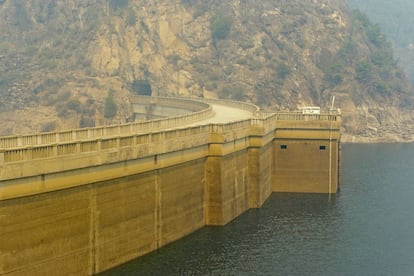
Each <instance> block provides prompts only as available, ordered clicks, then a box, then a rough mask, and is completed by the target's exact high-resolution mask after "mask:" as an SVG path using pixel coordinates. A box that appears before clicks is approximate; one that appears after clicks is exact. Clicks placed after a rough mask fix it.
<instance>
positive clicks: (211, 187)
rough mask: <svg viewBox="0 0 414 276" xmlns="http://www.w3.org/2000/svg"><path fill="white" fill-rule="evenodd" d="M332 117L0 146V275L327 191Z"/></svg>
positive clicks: (61, 267) (132, 253)
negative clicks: (275, 198)
mask: <svg viewBox="0 0 414 276" xmlns="http://www.w3.org/2000/svg"><path fill="white" fill-rule="evenodd" d="M224 110H227V111H229V109H224ZM233 116H236V117H237V118H239V117H240V116H241V115H240V114H237V115H236V113H233V114H232V115H229V116H228V117H227V118H228V119H229V120H230V121H231V120H233V119H234V118H235V117H233ZM286 118H288V119H290V120H287V119H286ZM339 126H340V118H339V117H338V118H336V117H334V116H325V117H322V116H321V117H320V118H319V117H307V116H303V115H301V114H294V115H291V114H287V115H286V114H282V115H277V116H276V115H275V116H273V115H272V116H268V117H264V118H263V119H257V118H256V119H248V120H244V121H239V122H228V123H226V124H210V125H206V126H194V127H186V128H183V129H174V130H168V131H167V130H166V131H160V132H154V133H149V134H136V133H130V134H128V133H127V132H125V135H123V136H117V137H108V138H104V139H89V140H86V141H77V142H75V143H74V142H72V141H69V142H62V143H59V144H45V145H39V146H37V147H21V148H18V149H4V151H2V152H0V162H1V165H0V177H1V182H0V275H1V274H5V275H28V274H30V275H59V274H76V275H85V274H94V273H97V272H100V271H103V270H106V269H109V268H111V267H113V266H116V265H119V264H121V263H123V262H126V261H128V260H130V259H133V258H136V257H138V256H141V255H143V254H146V253H148V252H151V251H153V250H155V249H157V248H159V247H161V246H164V245H166V244H168V243H170V242H173V241H175V240H177V239H179V238H181V237H183V236H185V235H188V234H190V233H192V232H194V231H195V230H197V229H199V228H201V227H203V226H204V225H223V224H226V223H228V222H229V221H231V220H232V219H234V218H235V217H237V216H238V215H240V214H242V213H243V212H244V211H246V210H247V209H249V208H259V207H260V206H261V205H262V204H263V203H264V201H265V200H266V199H267V198H268V196H269V195H270V193H271V192H272V191H289V192H318V193H335V192H336V190H337V186H338V175H339V165H338V160H339V158H340V156H339V138H340V137H339V136H340V133H339ZM73 135H75V134H73ZM76 135H78V134H76ZM282 145H284V147H283V148H282V147H281V146H282ZM321 146H322V147H324V148H323V149H322V148H321ZM59 161H60V162H59Z"/></svg>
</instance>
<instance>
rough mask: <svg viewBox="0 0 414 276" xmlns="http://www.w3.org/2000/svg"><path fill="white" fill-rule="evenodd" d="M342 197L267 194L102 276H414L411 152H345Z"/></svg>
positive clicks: (399, 148) (366, 148)
mask: <svg viewBox="0 0 414 276" xmlns="http://www.w3.org/2000/svg"><path fill="white" fill-rule="evenodd" d="M342 152H343V158H342V161H343V166H342V188H341V192H340V193H339V194H338V195H336V196H334V197H332V198H331V199H330V200H329V198H328V196H327V195H307V194H273V195H272V196H271V197H270V198H269V199H268V200H267V201H266V203H265V204H264V206H263V207H262V208H261V209H258V210H249V211H247V212H246V213H244V214H243V215H242V216H240V217H238V218H237V219H235V220H234V221H232V222H231V223H229V224H228V225H226V226H224V227H205V228H203V229H201V230H199V231H197V232H195V233H194V234H192V235H190V236H188V237H186V238H184V239H181V240H179V241H178V242H175V243H173V244H170V245H168V246H166V247H164V248H162V249H160V250H158V251H156V252H153V253H151V254H148V255H146V256H144V257H141V258H139V259H137V260H134V261H131V262H129V263H127V264H125V265H122V266H120V267H117V268H115V269H113V270H111V271H108V272H106V273H105V275H414V144H402V145H399V144H397V145H396V144H392V145H382V144H380V145H378V144H377V145H344V146H343V151H342Z"/></svg>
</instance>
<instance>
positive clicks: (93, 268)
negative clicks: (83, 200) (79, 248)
mask: <svg viewBox="0 0 414 276" xmlns="http://www.w3.org/2000/svg"><path fill="white" fill-rule="evenodd" d="M89 212H90V220H89V265H90V267H89V272H90V274H91V275H93V274H95V273H96V272H97V269H98V268H97V260H98V256H97V254H98V250H97V247H96V244H97V243H96V231H97V229H96V224H97V223H96V190H95V188H94V187H93V186H90V197H89Z"/></svg>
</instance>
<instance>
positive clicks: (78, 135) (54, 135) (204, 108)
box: [0, 96, 214, 151]
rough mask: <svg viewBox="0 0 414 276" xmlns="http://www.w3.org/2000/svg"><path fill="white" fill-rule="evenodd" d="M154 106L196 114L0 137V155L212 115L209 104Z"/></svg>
mask: <svg viewBox="0 0 414 276" xmlns="http://www.w3.org/2000/svg"><path fill="white" fill-rule="evenodd" d="M151 98H152V97H144V96H141V97H138V96H136V97H134V98H133V99H132V103H133V102H134V101H140V100H143V101H147V102H149V101H150V100H151ZM152 99H153V100H155V101H157V103H158V104H168V105H172V104H174V103H177V102H180V101H183V102H184V103H181V106H185V107H186V108H189V109H193V110H197V111H196V112H190V111H189V112H187V113H186V114H184V115H179V116H173V117H170V118H162V119H156V120H150V121H145V122H135V123H127V124H119V125H112V126H101V127H93V128H81V129H73V130H64V131H58V132H47V133H37V134H28V135H17V136H3V137H0V151H1V150H4V149H10V148H21V147H27V146H38V145H47V144H53V143H67V142H78V141H85V140H94V139H100V138H108V137H116V136H126V135H131V134H136V133H145V132H150V131H156V130H161V129H166V128H173V127H178V126H181V125H185V124H188V123H192V122H197V121H199V120H203V119H206V118H209V117H211V116H213V115H214V113H213V111H212V108H211V106H210V105H209V104H207V103H205V102H202V101H197V100H193V99H185V100H184V99H174V98H152Z"/></svg>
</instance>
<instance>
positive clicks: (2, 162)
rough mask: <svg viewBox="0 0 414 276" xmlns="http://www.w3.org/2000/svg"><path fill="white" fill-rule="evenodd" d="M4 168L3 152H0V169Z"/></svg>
mask: <svg viewBox="0 0 414 276" xmlns="http://www.w3.org/2000/svg"><path fill="white" fill-rule="evenodd" d="M3 166H4V150H0V167H3Z"/></svg>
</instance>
